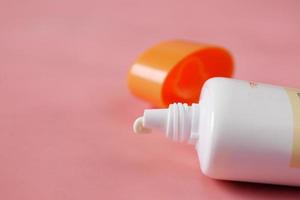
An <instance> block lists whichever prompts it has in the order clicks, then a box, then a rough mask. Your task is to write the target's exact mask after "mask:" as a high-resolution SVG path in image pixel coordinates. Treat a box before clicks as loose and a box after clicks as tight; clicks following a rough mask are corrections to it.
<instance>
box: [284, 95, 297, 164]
mask: <svg viewBox="0 0 300 200" xmlns="http://www.w3.org/2000/svg"><path fill="white" fill-rule="evenodd" d="M286 91H287V94H288V96H289V99H290V102H291V106H292V112H293V144H292V152H291V159H290V167H293V168H300V91H299V90H298V91H297V90H295V89H287V90H286Z"/></svg>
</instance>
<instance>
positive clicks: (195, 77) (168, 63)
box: [128, 40, 233, 107]
mask: <svg viewBox="0 0 300 200" xmlns="http://www.w3.org/2000/svg"><path fill="white" fill-rule="evenodd" d="M232 73H233V60H232V57H231V55H230V54H229V52H228V51H227V50H225V49H224V48H221V47H217V46H214V45H208V44H198V43H196V42H190V41H184V40H173V41H166V42H162V43H159V44H157V45H155V46H154V47H152V48H150V49H148V50H146V51H145V52H144V53H143V54H142V55H141V56H140V57H139V58H138V59H137V60H136V62H135V64H133V66H132V67H131V69H130V71H129V75H128V87H129V89H130V90H131V91H132V93H133V94H135V95H136V96H138V97H140V98H142V99H144V100H146V101H148V102H150V103H151V104H152V105H155V106H160V107H166V106H168V105H169V104H171V103H174V102H182V103H188V104H191V103H196V102H198V100H199V94H200V90H201V87H202V85H203V83H204V82H205V81H206V80H207V79H209V78H211V77H214V76H221V77H230V76H231V75H232Z"/></svg>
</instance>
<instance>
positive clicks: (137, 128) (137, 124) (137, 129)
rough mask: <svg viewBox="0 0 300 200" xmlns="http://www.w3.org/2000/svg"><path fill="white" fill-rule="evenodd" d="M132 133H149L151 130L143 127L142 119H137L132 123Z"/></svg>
mask: <svg viewBox="0 0 300 200" xmlns="http://www.w3.org/2000/svg"><path fill="white" fill-rule="evenodd" d="M133 131H134V133H136V134H144V133H151V129H149V128H146V127H144V118H143V117H139V118H137V119H136V120H135V121H134V123H133Z"/></svg>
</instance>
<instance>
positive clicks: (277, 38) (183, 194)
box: [0, 0, 300, 200]
mask: <svg viewBox="0 0 300 200" xmlns="http://www.w3.org/2000/svg"><path fill="white" fill-rule="evenodd" d="M299 10H300V2H299V1H296V0H282V1H271V0H270V1H259V0H257V1H238V0H227V1H215V0H210V1H200V0H182V1H174V0H170V1H164V0H152V1H139V0H128V1H101V0H85V1H74V0H46V1H34V0H27V1H22V0H19V1H15V0H6V1H3V0H2V1H1V2H0V199H3V200H4V199H5V200H13V199H15V200H53V199H56V200H62V199H64V200H65V199H72V200H76V199H78V200H79V199H89V200H94V199H95V200H96V199H97V200H99V199H131V200H133V199H138V200H141V199H143V200H147V199H149V200H153V199H172V200H176V199H189V200H191V199H230V200H235V199H249V200H250V199H251V200H253V199H300V189H298V188H292V187H283V186H270V185H260V184H250V183H237V182H226V181H216V180H212V179H209V178H207V177H205V176H203V175H202V174H201V173H200V171H199V165H198V160H197V157H196V153H195V151H194V149H193V147H192V146H189V145H184V144H176V143H173V142H171V141H168V140H167V139H165V138H164V136H162V135H160V134H153V135H147V136H135V135H133V134H132V129H131V123H132V121H133V120H134V119H135V117H137V116H138V115H139V114H141V113H142V112H143V109H144V108H147V107H149V105H148V104H147V103H144V102H142V101H140V100H138V99H136V98H134V97H133V96H131V95H130V93H129V92H128V90H127V86H126V73H127V70H128V68H129V66H130V64H131V63H132V62H133V61H134V59H135V58H136V56H137V55H138V54H139V53H140V52H141V51H143V50H144V49H145V48H147V47H149V46H150V45H153V44H155V43H157V42H159V41H161V40H165V39H172V38H184V39H191V40H196V41H200V42H208V43H215V44H219V45H223V46H225V47H227V48H229V49H230V50H231V51H232V53H233V54H234V56H235V61H236V73H235V75H234V76H235V77H237V78H240V79H248V80H255V81H261V82H267V83H274V84H281V85H286V86H294V87H296V86H298V87H300V79H299V74H300V54H299V53H300V39H299V35H300V12H299ZM278 173H280V172H278Z"/></svg>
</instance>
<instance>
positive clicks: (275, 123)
mask: <svg viewBox="0 0 300 200" xmlns="http://www.w3.org/2000/svg"><path fill="white" fill-rule="evenodd" d="M299 91H300V90H299ZM200 99H201V100H200V103H199V104H200V106H199V107H200V108H199V112H200V117H199V131H198V134H199V135H198V140H197V142H196V150H197V152H198V156H199V160H200V166H201V170H202V172H203V173H204V174H206V175H207V176H209V177H212V178H217V179H224V180H236V181H249V182H260V183H271V184H283V185H300V137H299V136H298V135H300V129H299V128H297V127H299V125H300V121H297V120H298V119H297V116H298V115H299V116H300V110H297V106H298V105H297V103H298V104H299V109H300V94H298V93H297V91H296V90H293V89H287V88H284V87H278V86H272V85H268V84H260V83H254V82H247V81H241V80H234V79H226V78H212V79H210V80H208V81H207V82H206V83H205V85H204V87H203V89H202V93H201V97H200ZM297 113H299V114H297ZM299 118H300V117H299Z"/></svg>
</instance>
